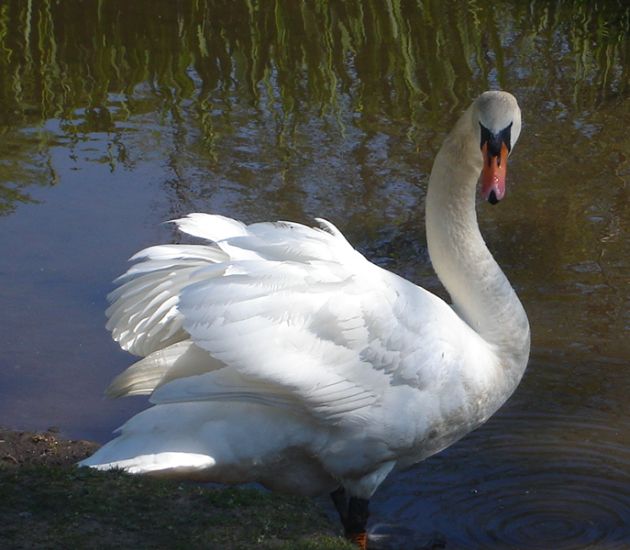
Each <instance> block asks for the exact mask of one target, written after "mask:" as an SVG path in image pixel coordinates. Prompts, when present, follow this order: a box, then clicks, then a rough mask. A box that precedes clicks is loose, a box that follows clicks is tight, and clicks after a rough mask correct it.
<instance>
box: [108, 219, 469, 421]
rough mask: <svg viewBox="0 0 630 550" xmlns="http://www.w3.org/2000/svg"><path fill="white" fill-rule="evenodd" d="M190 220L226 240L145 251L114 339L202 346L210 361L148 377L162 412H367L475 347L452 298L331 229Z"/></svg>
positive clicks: (119, 295) (424, 384) (148, 345)
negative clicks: (167, 406)
mask: <svg viewBox="0 0 630 550" xmlns="http://www.w3.org/2000/svg"><path fill="white" fill-rule="evenodd" d="M177 223H178V225H179V227H180V229H182V230H184V231H186V232H188V233H190V234H193V235H195V236H198V237H201V238H205V239H207V240H210V241H213V243H214V244H211V245H209V246H196V247H192V246H190V245H170V246H164V247H153V248H149V249H147V250H145V251H143V252H141V253H139V255H137V256H136V258H144V261H142V262H141V263H139V264H137V265H136V266H134V267H133V268H132V269H131V270H130V271H129V272H128V273H127V274H125V275H124V276H123V277H124V279H123V286H122V287H121V288H120V289H118V291H115V293H114V294H113V298H114V300H115V301H114V303H113V305H112V307H111V308H110V315H111V317H110V326H111V327H112V329H113V332H114V337H115V338H117V339H118V340H119V341H121V344H122V345H126V346H127V348H126V349H129V350H130V351H132V352H135V353H142V354H146V352H148V353H149V354H155V353H158V352H159V353H162V354H163V355H164V354H165V352H166V351H167V349H169V346H172V345H176V346H183V345H185V346H189V345H192V346H194V353H193V355H194V357H195V358H197V359H195V365H197V366H194V367H191V368H189V369H188V370H187V369H186V368H183V369H182V368H181V366H180V367H178V368H179V372H180V373H181V375H180V376H174V375H173V371H171V373H170V375H168V376H166V377H164V378H161V381H157V382H156V380H158V378H160V377H158V376H155V377H154V380H153V381H149V382H147V380H150V378H151V377H150V376H149V377H145V379H144V382H143V383H144V386H142V388H143V389H144V392H146V390H147V389H148V388H149V387H150V386H151V384H154V387H157V386H160V387H159V388H158V389H157V390H156V391H155V392H154V394H153V396H152V401H153V402H155V403H164V402H173V401H190V400H206V399H249V400H259V401H261V400H262V401H265V402H269V403H270V404H274V405H286V406H289V407H301V408H303V409H307V410H308V411H309V412H310V413H311V414H312V415H313V416H315V417H324V418H326V419H329V420H331V419H333V420H334V419H338V418H341V417H347V415H351V416H353V415H359V416H361V415H364V414H365V412H366V408H368V407H373V406H378V405H379V403H380V402H381V400H382V398H383V395H384V394H385V392H387V391H388V389H389V388H391V387H392V386H400V385H407V386H410V387H411V388H415V389H418V390H422V389H425V388H428V387H429V386H431V387H433V388H435V387H436V386H438V387H439V385H441V384H443V383H445V380H443V379H442V378H443V377H444V373H448V372H452V371H453V369H452V368H451V367H452V365H453V364H456V363H458V362H461V361H462V357H460V354H459V349H462V347H460V345H461V344H462V343H463V341H462V339H469V338H471V337H472V338H474V336H471V334H469V333H472V331H470V329H468V327H467V326H466V325H465V324H464V323H463V322H462V321H461V320H460V319H459V318H458V317H457V316H456V315H455V313H454V312H453V311H452V310H451V309H450V308H449V307H448V306H447V305H446V304H444V302H442V301H441V300H439V299H438V298H436V297H435V296H434V295H432V294H430V293H428V292H426V291H424V290H423V289H421V288H419V287H417V286H415V285H413V284H411V283H409V282H408V281H405V280H404V279H401V278H400V277H397V276H396V275H394V274H391V273H389V272H387V271H385V270H382V269H380V268H378V267H377V266H375V265H373V264H371V263H370V262H368V261H367V260H366V259H365V258H364V257H363V256H362V255H361V254H359V253H358V252H357V251H356V250H354V249H353V248H352V247H351V246H350V245H349V244H348V242H347V241H346V240H345V238H344V237H343V236H342V235H341V233H340V232H339V231H338V230H337V229H336V228H335V227H334V226H332V225H331V224H329V223H328V222H325V221H323V220H320V223H321V224H322V225H323V227H324V228H325V229H326V230H322V229H314V228H309V227H305V226H303V225H299V224H293V223H285V222H280V223H276V224H272V223H264V224H253V225H249V226H245V225H243V224H241V223H239V222H236V221H234V220H230V219H228V218H223V217H221V216H211V215H204V214H194V215H192V216H189V217H188V218H184V219H183V220H178V222H177ZM444 327H450V329H449V330H447V331H445V330H444ZM473 334H474V333H473ZM177 342H180V343H179V344H177ZM163 348H164V349H163ZM186 349H187V350H188V348H186ZM463 349H465V347H464V348H463ZM160 350H162V351H160ZM201 350H205V351H206V352H207V353H208V367H207V372H203V367H201V368H200V367H199V366H198V365H199V364H201V363H202V362H203V361H202V356H201V361H199V360H198V359H199V357H200V356H199V352H200V351H201ZM188 352H189V353H190V350H188ZM201 353H203V352H201ZM166 355H168V353H167V354H166ZM174 355H176V354H174ZM160 357H161V356H160ZM151 361H153V357H152V355H149V357H147V359H145V360H143V361H142V362H141V363H143V364H144V365H145V367H146V366H147V365H148V364H149V363H150V362H151ZM147 362H149V363H147ZM179 363H180V365H181V363H182V361H181V360H179ZM155 364H156V365H157V363H155ZM161 364H162V365H163V366H164V365H166V368H164V369H163V370H164V372H165V373H166V372H167V371H168V370H169V369H170V368H171V367H170V366H169V365H171V364H170V363H168V362H167V363H164V362H162V363H161ZM172 364H174V361H173V362H172ZM149 366H150V365H149ZM133 368H134V367H132V369H133ZM150 370H151V369H150V368H144V373H145V374H146V373H147V372H150ZM123 386H124V384H123ZM120 393H124V391H123V392H120ZM136 393H143V392H140V391H138V392H136Z"/></svg>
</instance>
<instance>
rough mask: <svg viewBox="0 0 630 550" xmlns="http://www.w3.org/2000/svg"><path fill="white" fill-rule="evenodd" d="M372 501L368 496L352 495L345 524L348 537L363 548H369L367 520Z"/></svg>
mask: <svg viewBox="0 0 630 550" xmlns="http://www.w3.org/2000/svg"><path fill="white" fill-rule="evenodd" d="M369 504H370V501H369V500H368V499H367V498H357V497H350V500H349V501H348V517H347V518H346V522H345V524H344V527H345V530H346V538H347V539H348V540H349V541H350V542H353V543H354V544H356V545H357V546H358V547H359V548H361V550H367V541H368V537H367V521H368V517H369V515H370V510H369Z"/></svg>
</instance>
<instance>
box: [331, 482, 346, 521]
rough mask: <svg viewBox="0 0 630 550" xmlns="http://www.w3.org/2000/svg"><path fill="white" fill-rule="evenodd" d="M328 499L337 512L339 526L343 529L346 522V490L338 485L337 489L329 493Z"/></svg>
mask: <svg viewBox="0 0 630 550" xmlns="http://www.w3.org/2000/svg"><path fill="white" fill-rule="evenodd" d="M330 498H331V499H332V501H333V504H334V505H335V510H337V513H338V514H339V519H340V520H341V524H342V525H343V526H344V527H345V526H346V520H347V519H348V499H347V498H346V490H345V489H344V488H343V486H342V485H340V486H339V487H337V489H335V490H334V491H333V492H332V493H330Z"/></svg>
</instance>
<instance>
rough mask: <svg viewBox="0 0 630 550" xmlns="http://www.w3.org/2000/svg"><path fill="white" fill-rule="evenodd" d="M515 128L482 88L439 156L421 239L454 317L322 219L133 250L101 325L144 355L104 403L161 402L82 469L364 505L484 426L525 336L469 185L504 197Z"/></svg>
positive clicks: (499, 96)
mask: <svg viewBox="0 0 630 550" xmlns="http://www.w3.org/2000/svg"><path fill="white" fill-rule="evenodd" d="M520 124H521V123H520V111H519V109H518V105H517V103H516V100H515V99H514V98H513V97H512V96H511V95H510V94H507V93H506V92H486V93H484V94H482V95H481V96H480V97H479V98H477V100H475V102H473V104H472V105H471V107H470V108H469V109H468V110H467V111H466V112H465V113H464V114H463V115H462V117H461V118H460V120H459V121H458V122H457V124H456V126H455V128H454V129H453V131H452V132H451V133H450V134H449V136H448V137H447V138H446V141H445V143H444V145H443V147H442V149H441V150H440V152H439V153H438V155H437V158H436V161H435V165H434V168H433V171H432V174H431V178H430V183H429V190H428V194H427V208H426V224H427V240H428V246H429V253H430V257H431V261H432V263H433V266H434V268H435V270H436V272H437V274H438V276H439V277H440V279H441V281H442V282H443V284H444V286H445V287H446V289H447V290H448V292H449V294H450V296H451V299H452V301H453V305H452V306H451V305H448V304H447V303H446V302H444V301H443V300H441V299H440V298H438V297H436V296H435V295H433V294H431V293H430V292H428V291H426V290H424V289H422V288H420V287H418V286H416V285H414V284H413V283H411V282H409V281H407V280H404V279H402V278H401V277H399V276H397V275H395V274H393V273H390V272H388V271H386V270H384V269H381V268H380V267H378V266H376V265H374V264H372V263H370V262H369V261H368V260H367V259H366V258H365V257H363V256H362V255H361V254H360V253H359V252H357V251H356V250H355V249H354V248H353V247H352V246H351V245H350V244H349V243H348V242H347V241H346V239H345V238H344V237H343V235H342V234H341V232H340V231H339V230H338V229H337V228H336V227H335V226H333V225H332V224H331V223H330V222H327V221H325V220H323V219H319V220H318V223H319V227H317V228H311V227H306V226H304V225H300V224H297V223H288V222H278V223H256V224H252V225H245V224H243V223H241V222H238V221H235V220H232V219H229V218H226V217H222V216H218V215H208V214H191V215H189V216H187V217H185V218H183V219H180V220H176V222H175V223H176V224H177V226H178V228H179V229H180V230H181V231H183V232H185V233H187V234H189V235H192V236H194V237H198V238H200V239H202V240H203V241H205V243H204V244H199V245H183V244H182V245H162V246H154V247H151V248H147V249H145V250H143V251H141V252H139V253H138V254H136V255H135V256H134V257H133V258H132V260H134V261H137V263H135V265H133V266H132V267H131V268H130V269H129V270H128V271H127V273H126V274H125V275H123V276H122V277H121V278H120V279H119V280H118V282H119V284H120V286H119V287H118V288H117V289H116V290H115V291H114V292H113V293H112V294H111V295H110V300H111V301H112V305H111V306H110V308H109V309H108V312H107V314H108V317H109V322H108V328H109V329H110V330H111V331H112V335H113V338H114V339H115V340H116V341H118V342H119V344H120V345H121V347H122V348H123V349H125V350H128V351H129V352H130V353H132V354H135V355H138V356H141V357H142V359H141V360H139V361H138V362H137V363H135V364H134V365H132V366H131V367H130V368H129V369H127V370H126V371H125V372H123V373H122V374H121V375H119V376H118V377H117V378H116V379H115V380H114V382H113V383H112V385H111V386H110V388H109V390H108V392H109V394H110V395H111V396H124V395H137V394H145V395H150V401H151V403H152V404H153V406H152V407H151V408H149V409H147V410H145V411H143V412H141V413H140V414H138V415H136V416H135V417H133V418H132V419H131V420H129V421H128V422H127V423H126V424H125V425H123V426H122V427H121V428H120V429H119V435H118V437H117V438H115V439H114V440H112V441H110V442H109V443H107V444H106V445H105V446H103V447H102V448H101V449H100V450H98V451H97V452H96V453H95V454H94V455H93V456H91V457H90V458H88V459H86V460H84V461H83V462H82V464H83V465H87V466H92V467H95V468H100V469H107V468H113V467H122V468H124V469H126V470H128V471H130V472H133V473H151V474H156V475H165V476H171V477H185V478H192V479H197V480H204V481H216V482H225V483H241V482H249V481H256V482H260V483H262V484H263V485H265V486H267V487H269V488H271V489H274V490H281V491H287V492H291V493H299V494H305V495H315V494H320V493H325V492H331V491H333V490H334V489H335V488H337V487H339V486H342V487H343V488H344V489H345V491H346V492H347V493H348V494H349V495H350V497H351V498H358V499H368V498H369V497H370V496H371V495H372V494H373V492H374V491H375V490H376V488H377V487H378V486H379V484H380V483H381V482H382V481H383V479H384V478H385V477H386V476H387V475H388V474H389V473H390V472H391V471H392V470H394V469H399V468H404V467H407V466H409V465H411V464H414V463H416V462H418V461H421V460H422V459H424V458H426V457H428V456H430V455H432V454H434V453H437V452H439V451H440V450H442V449H444V448H445V447H447V446H449V445H451V444H452V443H454V442H455V441H457V440H458V439H459V438H461V437H462V436H464V435H465V434H467V433H468V432H470V431H471V430H473V429H475V428H476V427H478V426H479V425H481V424H482V423H483V422H485V421H486V420H487V419H488V418H489V417H490V416H491V415H492V414H493V413H494V412H495V411H496V410H497V409H498V408H499V407H500V406H501V405H502V404H503V403H504V402H505V400H506V399H507V398H508V397H509V396H510V395H511V394H512V392H513V391H514V389H515V388H516V386H517V385H518V382H519V380H520V378H521V376H522V374H523V371H524V369H525V366H526V363H527V359H528V355H529V325H528V321H527V317H526V315H525V312H524V310H523V307H522V306H521V304H520V302H519V300H518V298H517V297H516V294H515V292H514V290H513V289H512V287H511V286H510V284H509V282H508V280H507V279H506V277H505V275H504V274H503V273H502V271H501V269H500V268H499V267H498V265H497V264H496V262H495V261H494V259H493V258H492V256H491V254H490V252H489V251H488V249H487V248H486V246H485V244H484V241H483V239H482V237H481V235H480V233H479V229H478V225H477V219H476V213H475V189H476V183H477V179H478V177H479V173H480V172H481V171H482V168H483V171H484V175H483V176H482V183H483V187H482V194H484V196H485V197H486V198H489V200H490V201H491V202H496V201H497V200H498V199H500V198H502V196H503V193H504V173H503V174H501V173H500V169H501V167H502V168H503V170H504V168H505V162H506V158H507V153H505V151H504V149H505V148H506V147H507V149H508V152H509V149H511V147H512V146H513V144H514V143H515V141H516V139H517V138H518V134H519V132H520ZM506 128H507V129H508V130H506ZM484 132H485V134H484ZM484 135H485V136H486V137H487V136H488V135H489V136H490V138H488V139H486V142H485V149H484V142H483V140H484ZM493 140H494V141H493ZM480 144H481V147H480ZM495 153H496V154H495ZM502 155H503V156H502ZM501 163H502V166H501ZM497 166H498V167H499V173H498V174H497V173H496V170H495V169H496V168H497ZM488 167H490V168H488ZM489 169H492V170H494V171H493V173H492V174H490V175H488V174H486V172H487V170H489Z"/></svg>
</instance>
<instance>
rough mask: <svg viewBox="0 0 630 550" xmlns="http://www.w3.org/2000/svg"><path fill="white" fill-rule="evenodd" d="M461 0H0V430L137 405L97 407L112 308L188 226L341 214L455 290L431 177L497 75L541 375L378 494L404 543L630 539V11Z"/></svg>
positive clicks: (361, 233)
mask: <svg viewBox="0 0 630 550" xmlns="http://www.w3.org/2000/svg"><path fill="white" fill-rule="evenodd" d="M446 4H447V3H443V2H438V1H422V0H418V1H417V2H411V1H408V2H405V1H402V0H400V1H394V0H392V1H391V2H384V1H380V0H374V1H367V0H366V1H361V2H360V1H358V0H355V1H347V2H325V1H323V0H322V1H312V2H304V3H298V2H281V1H278V2H274V1H265V2H256V1H246V0H242V1H234V2H220V1H217V2H207V3H205V2H191V3H189V4H188V3H185V2H178V3H169V2H162V3H154V2H149V1H146V0H145V1H139V0H137V1H135V2H122V1H108V2H92V3H87V4H86V3H80V2H72V1H70V2H60V3H55V2H23V1H17V0H14V1H9V2H4V3H3V4H2V5H1V6H0V74H1V75H2V78H1V79H0V94H1V95H0V133H1V136H2V139H0V176H1V177H0V257H1V258H2V263H1V264H0V307H1V311H2V315H0V339H1V340H0V342H1V349H2V351H3V353H2V355H1V356H0V424H2V425H6V426H10V427H14V428H21V429H44V428H47V427H49V426H58V427H59V428H60V429H61V431H62V433H63V434H64V435H67V436H70V437H74V438H91V439H96V440H99V441H105V440H107V439H108V438H109V437H110V433H111V431H112V430H113V429H114V428H116V427H117V426H118V425H119V424H120V423H122V422H123V421H124V420H125V419H126V418H127V417H129V416H130V415H131V414H133V413H134V412H137V411H139V410H141V409H142V408H144V407H145V406H146V401H145V400H144V399H139V398H138V399H136V398H134V399H127V400H122V401H106V400H104V399H103V398H102V397H101V395H102V392H103V390H104V388H105V387H106V386H107V384H108V382H109V381H110V380H111V378H112V377H113V376H114V375H116V374H117V373H119V372H120V371H122V370H123V369H124V368H125V367H126V366H128V365H129V364H130V363H131V362H132V357H130V356H128V355H127V354H125V353H123V352H122V351H120V350H119V349H118V348H117V346H116V345H115V344H114V343H113V342H111V340H110V338H109V335H108V333H107V332H106V331H105V329H104V314H103V312H104V310H105V307H106V299H105V296H106V294H107V293H108V292H109V291H110V290H111V289H112V284H111V281H112V279H114V278H115V277H116V276H117V275H118V274H120V273H122V271H124V270H125V269H126V259H127V258H128V257H129V256H131V254H133V253H134V252H135V251H137V250H138V249H140V248H141V247H144V246H147V245H150V244H155V243H159V242H176V241H177V239H178V238H179V236H178V235H177V234H175V233H173V231H172V228H171V226H169V225H163V224H162V223H161V222H163V221H165V220H168V219H173V218H175V217H178V216H181V215H183V214H185V213H188V212H191V211H206V212H215V213H221V214H225V215H228V216H231V217H235V218H238V219H241V220H244V221H246V222H253V221H258V220H273V219H291V220H295V221H299V222H303V223H311V221H312V219H313V218H314V217H316V216H323V217H326V218H327V219H329V220H331V221H332V222H333V223H335V224H336V225H337V226H338V227H339V228H340V229H341V230H342V231H343V232H344V233H345V234H346V236H347V237H348V239H349V240H350V241H351V242H352V243H354V244H355V245H356V246H357V247H358V248H359V249H360V250H361V251H362V252H363V253H364V254H366V255H367V256H368V257H369V258H370V259H372V260H373V261H375V262H376V263H378V264H379V265H382V266H384V267H386V268H388V269H391V270H393V271H396V272H397V273H400V274H402V275H403V276H405V277H407V278H409V279H411V280H413V281H414V282H416V283H418V284H421V285H422V286H425V287H426V288H429V289H431V290H433V291H435V292H437V293H438V294H441V295H442V296H444V292H443V291H442V290H441V288H440V285H439V282H438V281H437V279H436V278H435V276H434V274H433V272H432V270H431V267H430V265H429V263H428V258H427V252H426V247H425V237H424V227H423V221H424V213H423V204H424V197H425V191H426V182H427V179H428V173H429V171H430V168H431V163H432V160H433V157H434V155H435V153H436V151H437V149H438V148H439V146H440V143H441V140H442V138H443V137H444V135H445V133H446V132H447V131H448V130H449V129H450V127H451V125H452V124H453V122H454V121H455V119H456V118H457V116H458V113H459V112H461V110H462V109H463V108H465V107H466V106H467V105H468V104H469V102H470V100H471V99H472V98H473V97H475V96H476V95H477V94H478V93H480V92H481V91H483V90H485V89H489V88H502V89H506V90H509V91H511V92H512V93H513V94H514V95H516V96H517V98H518V100H519V103H520V105H521V108H522V110H523V117H524V129H523V133H522V137H521V139H520V140H519V143H518V145H517V147H516V148H515V151H514V155H513V156H512V157H511V162H510V170H509V174H508V180H509V181H508V196H507V199H506V200H505V201H503V202H502V203H501V204H500V205H499V206H496V207H491V206H489V205H487V204H480V205H479V218H480V223H481V225H482V231H483V233H484V236H485V237H486V240H487V242H488V244H489V247H490V249H491V250H492V251H493V253H494V254H495V257H496V258H497V260H498V261H499V263H500V264H501V266H502V267H503V268H504V270H505V272H506V273H507V275H508V277H509V278H510V280H511V281H512V283H513V285H514V287H515V288H516V290H517V292H518V294H519V296H520V297H521V299H522V301H523V303H524V305H525V308H526V310H527V312H528V315H529V318H530V322H531V326H532V355H531V360H530V364H529V367H528V370H527V373H526V375H525V378H524V380H523V382H522V384H521V386H520V387H519V388H518V390H517V392H516V393H515V395H514V396H513V397H512V399H511V400H510V401H509V402H508V404H507V405H506V406H505V407H504V408H503V409H501V411H500V412H499V413H498V414H497V415H496V416H495V417H493V418H492V419H491V420H490V421H489V422H488V423H487V424H486V425H485V426H484V427H482V428H481V429H479V430H477V431H476V432H474V433H473V434H471V435H469V436H468V437H466V438H465V439H463V440H462V441H461V442H460V443H458V444H457V445H455V446H453V447H451V448H450V449H448V450H446V451H444V452H442V453H441V454H439V455H437V456H435V457H432V458H431V459H429V460H427V461H425V462H424V463H423V464H420V465H417V466H416V467H414V468H412V469H411V470H409V471H407V472H404V473H402V474H400V475H397V476H393V477H391V478H390V479H388V480H387V481H386V483H385V484H384V485H383V486H382V488H381V489H380V490H379V491H378V492H377V494H376V495H375V497H374V499H373V504H372V511H373V522H372V523H373V525H374V529H375V531H376V532H377V533H378V532H383V533H388V532H389V533H393V535H392V537H393V538H392V539H391V540H390V546H391V547H394V548H395V547H398V544H399V543H396V542H395V541H396V540H399V539H396V537H400V536H405V537H407V538H406V539H405V540H406V542H405V543H404V544H405V545H406V546H407V547H413V546H414V544H417V545H419V544H421V542H422V541H423V540H428V539H430V538H431V537H438V538H442V539H444V540H446V543H447V548H452V549H457V550H459V549H495V548H496V549H502V548H521V549H524V548H537V549H551V548H554V549H569V548H575V549H582V548H587V547H589V548H598V549H599V548H601V549H604V548H605V549H607V550H610V549H617V548H619V549H623V548H628V547H629V546H630V527H628V526H629V525H630V401H629V400H628V397H627V396H628V395H629V394H630V364H629V363H630V313H629V312H630V285H629V284H628V275H629V272H630V244H629V243H630V240H629V239H628V227H629V225H630V221H629V219H630V217H629V215H628V203H629V193H630V191H629V189H630V131H629V128H630V40H629V36H630V9H629V8H628V7H627V4H626V3H625V2H623V0H619V1H610V2H597V3H586V2H571V1H558V2H555V3H553V4H551V3H549V2H544V1H542V0H541V1H537V0H532V1H530V2H527V3H524V2H518V1H516V0H514V1H512V2H508V1H501V0H497V1H496V2H493V3H491V4H487V3H486V4H484V3H477V2H473V1H470V2H459V3H453V4H451V5H449V6H448V7H446ZM410 541H411V542H410ZM401 544H402V543H401Z"/></svg>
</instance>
